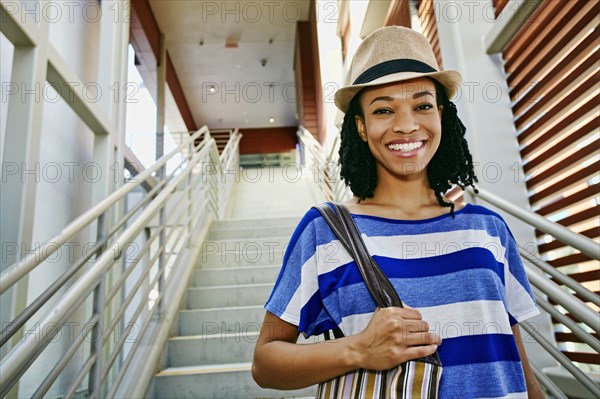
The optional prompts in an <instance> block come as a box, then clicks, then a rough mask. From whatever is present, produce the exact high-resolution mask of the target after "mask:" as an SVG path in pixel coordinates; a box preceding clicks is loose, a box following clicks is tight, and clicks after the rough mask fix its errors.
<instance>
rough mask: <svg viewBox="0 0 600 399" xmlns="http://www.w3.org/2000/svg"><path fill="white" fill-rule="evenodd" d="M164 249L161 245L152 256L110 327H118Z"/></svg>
mask: <svg viewBox="0 0 600 399" xmlns="http://www.w3.org/2000/svg"><path fill="white" fill-rule="evenodd" d="M164 248H165V244H163V245H161V247H160V248H159V249H158V250H157V251H156V253H155V254H154V255H153V256H152V258H151V259H150V261H148V267H146V269H144V273H142V275H141V276H140V278H139V279H138V281H137V283H136V284H135V285H134V286H133V287H132V288H131V291H130V292H129V295H128V296H127V298H126V299H125V301H124V302H123V303H122V304H121V306H120V307H119V310H118V311H117V313H116V314H115V316H113V318H112V319H111V320H110V322H109V323H108V325H109V326H113V325H116V323H117V321H119V320H120V319H121V317H122V316H123V314H125V311H126V310H127V307H128V306H129V304H130V303H131V301H133V299H134V298H135V297H136V294H137V293H138V290H139V289H140V287H141V286H142V284H144V283H146V281H145V279H146V277H148V275H149V274H150V271H151V270H152V267H153V266H154V263H155V262H156V260H157V259H158V257H159V256H160V254H161V252H162V251H163V250H164ZM158 274H160V272H159V273H157V275H158ZM143 296H144V295H143V293H142V297H143ZM142 303H146V302H144V301H142ZM108 339H109V337H108V336H106V337H104V338H103V339H102V343H103V344H105V343H106V341H108Z"/></svg>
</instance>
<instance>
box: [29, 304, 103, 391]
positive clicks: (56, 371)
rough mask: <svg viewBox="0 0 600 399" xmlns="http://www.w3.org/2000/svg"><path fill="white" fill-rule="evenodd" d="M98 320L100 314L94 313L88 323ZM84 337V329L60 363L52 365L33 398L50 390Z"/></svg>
mask: <svg viewBox="0 0 600 399" xmlns="http://www.w3.org/2000/svg"><path fill="white" fill-rule="evenodd" d="M98 320H99V317H98V315H93V316H92V317H91V318H90V319H89V320H88V321H87V323H86V324H93V323H97V322H98ZM84 339H85V334H84V330H81V332H80V333H79V334H78V335H77V338H76V339H75V340H74V341H73V343H72V344H71V345H70V346H69V349H68V350H67V352H65V354H64V355H63V356H62V357H61V358H60V361H59V362H58V363H56V364H55V365H54V367H52V370H51V371H50V373H49V374H48V375H47V376H46V378H44V381H42V383H41V384H40V386H39V387H38V389H37V390H36V391H35V392H34V393H33V395H32V396H31V397H32V398H35V399H37V398H40V399H41V398H43V397H44V395H45V394H46V393H47V392H48V390H49V389H50V388H52V385H53V384H54V382H55V381H56V379H57V378H58V376H59V375H60V373H62V371H63V370H64V369H65V367H67V365H68V364H69V362H70V361H71V359H72V358H73V356H74V355H75V353H77V350H79V347H80V346H81V344H82V343H83V341H84Z"/></svg>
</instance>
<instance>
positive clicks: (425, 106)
mask: <svg viewBox="0 0 600 399" xmlns="http://www.w3.org/2000/svg"><path fill="white" fill-rule="evenodd" d="M432 108H433V105H431V104H421V105H418V106H417V109H418V110H420V111H425V110H428V109H432Z"/></svg>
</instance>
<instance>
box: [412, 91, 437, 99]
mask: <svg viewBox="0 0 600 399" xmlns="http://www.w3.org/2000/svg"><path fill="white" fill-rule="evenodd" d="M426 95H430V96H431V97H435V95H434V94H433V92H431V91H427V90H426V91H420V92H418V93H415V94H413V100H416V99H417V98H421V97H424V96H426Z"/></svg>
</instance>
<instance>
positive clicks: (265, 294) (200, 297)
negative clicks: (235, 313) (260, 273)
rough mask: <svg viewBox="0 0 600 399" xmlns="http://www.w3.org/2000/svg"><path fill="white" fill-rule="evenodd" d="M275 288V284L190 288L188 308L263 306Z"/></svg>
mask: <svg viewBox="0 0 600 399" xmlns="http://www.w3.org/2000/svg"><path fill="white" fill-rule="evenodd" d="M273 286H274V283H267V284H247V285H219V286H214V287H197V288H190V289H188V291H187V308H188V309H208V308H224V307H230V306H262V305H264V304H265V302H266V301H267V299H268V298H269V295H270V294H271V291H272V290H273Z"/></svg>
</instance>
